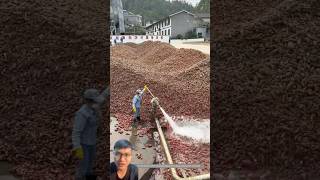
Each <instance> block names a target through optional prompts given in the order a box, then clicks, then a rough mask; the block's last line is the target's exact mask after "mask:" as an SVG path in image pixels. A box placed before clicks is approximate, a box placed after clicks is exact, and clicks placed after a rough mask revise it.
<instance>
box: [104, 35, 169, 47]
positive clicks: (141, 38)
mask: <svg viewBox="0 0 320 180" xmlns="http://www.w3.org/2000/svg"><path fill="white" fill-rule="evenodd" d="M121 37H122V38H123V43H128V42H131V43H136V44H139V43H143V42H145V41H161V42H165V43H169V36H160V35H158V36H156V35H154V36H150V35H113V36H111V37H110V41H111V44H112V45H113V44H114V41H115V40H116V42H117V43H121Z"/></svg>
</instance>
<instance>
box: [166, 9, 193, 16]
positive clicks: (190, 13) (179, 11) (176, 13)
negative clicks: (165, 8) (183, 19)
mask: <svg viewBox="0 0 320 180" xmlns="http://www.w3.org/2000/svg"><path fill="white" fill-rule="evenodd" d="M183 12H185V13H187V14H190V15H192V16H194V14H192V13H191V12H189V11H186V10H182V11H179V12H176V13H173V14H171V15H169V17H171V16H175V15H177V14H180V13H183Z"/></svg>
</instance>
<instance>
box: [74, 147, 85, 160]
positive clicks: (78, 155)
mask: <svg viewBox="0 0 320 180" xmlns="http://www.w3.org/2000/svg"><path fill="white" fill-rule="evenodd" d="M72 152H73V155H74V156H75V157H76V158H78V159H80V160H82V159H83V157H84V155H83V149H82V147H79V148H77V149H74V150H73V151H72Z"/></svg>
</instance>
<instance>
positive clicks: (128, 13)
mask: <svg viewBox="0 0 320 180" xmlns="http://www.w3.org/2000/svg"><path fill="white" fill-rule="evenodd" d="M123 13H127V14H126V15H125V16H139V17H142V16H141V15H139V14H134V13H132V12H130V11H128V10H123Z"/></svg>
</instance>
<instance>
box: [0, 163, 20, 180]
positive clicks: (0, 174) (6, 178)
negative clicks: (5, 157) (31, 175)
mask: <svg viewBox="0 0 320 180" xmlns="http://www.w3.org/2000/svg"><path fill="white" fill-rule="evenodd" d="M11 168H12V165H11V164H9V163H8V162H6V161H0V180H19V179H18V178H16V177H14V176H13V175H12V174H11V173H10V170H11Z"/></svg>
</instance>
